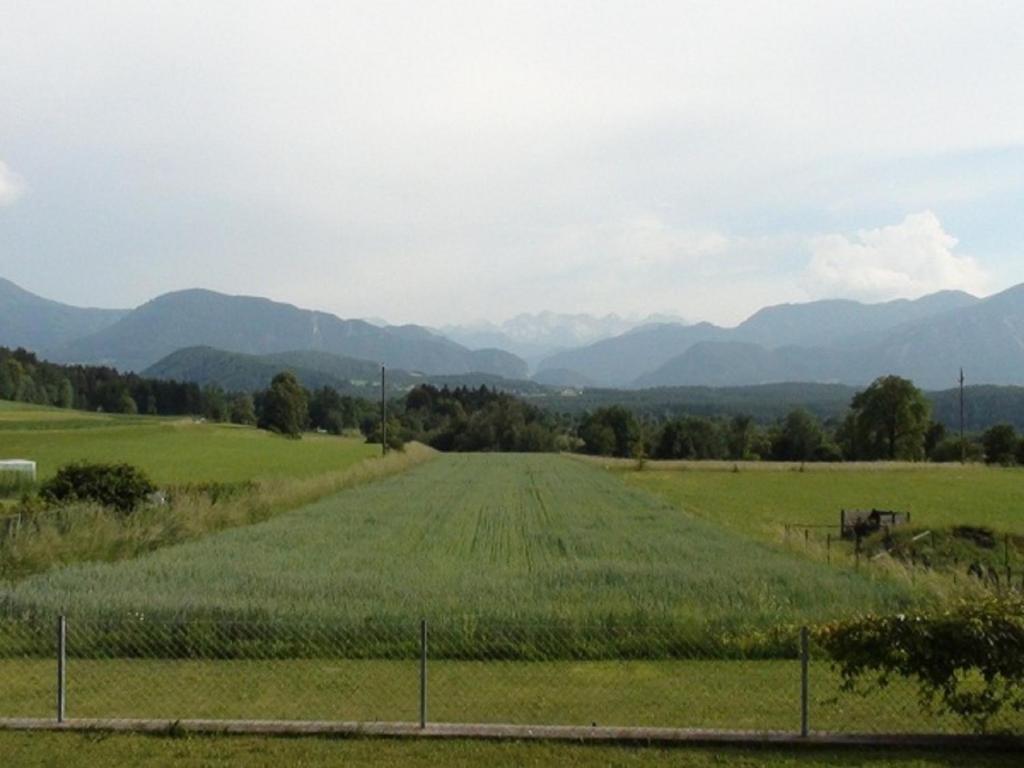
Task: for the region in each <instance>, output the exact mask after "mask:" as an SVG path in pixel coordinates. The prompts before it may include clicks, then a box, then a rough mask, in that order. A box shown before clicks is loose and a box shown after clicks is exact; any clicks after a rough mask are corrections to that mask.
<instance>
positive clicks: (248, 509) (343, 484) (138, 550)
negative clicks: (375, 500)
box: [0, 443, 434, 579]
mask: <svg viewBox="0 0 1024 768" xmlns="http://www.w3.org/2000/svg"><path fill="white" fill-rule="evenodd" d="M433 455H434V451H433V450H432V449H430V448H427V447H426V446H423V445H420V444H418V443H411V444H409V445H408V446H407V447H406V450H405V452H403V453H391V454H389V455H388V456H387V457H386V458H383V459H370V460H367V461H364V462H362V463H359V464H355V465H354V466H350V467H347V468H345V469H341V470H336V471H334V472H327V473H323V474H320V475H314V476H312V477H301V478H283V477H273V478H269V479H265V480H253V481H248V482H246V483H242V484H236V485H234V486H230V485H228V486H224V485H221V486H215V487H214V488H213V490H214V491H215V492H211V488H210V487H209V486H206V487H203V486H197V485H192V486H183V487H181V488H179V489H174V488H172V489H171V491H170V501H169V503H167V504H163V505H152V506H147V507H144V508H142V509H140V510H138V511H137V512H135V513H133V514H132V515H130V516H127V517H125V516H123V515H120V514H118V513H117V512H114V511H112V510H109V509H106V508H104V507H100V506H96V505H91V504H74V505H70V506H67V507H62V508H58V509H51V510H46V509H40V510H32V509H31V508H27V509H25V510H23V511H21V512H20V513H16V514H15V515H11V516H8V517H7V518H6V520H0V578H5V579H13V578H19V577H23V576H25V575H27V574H30V573H36V572H40V571H44V570H47V569H50V568H53V567H56V566H60V565H66V564H69V563H77V562H83V561H116V560H123V559H125V558H131V557H136V556H138V555H140V554H144V553H146V552H150V551H153V550H156V549H159V548H161V547H166V546H169V545H172V544H177V543H180V542H184V541H189V540H192V539H196V538H199V537H201V536H204V535H206V534H209V533H214V532H217V531H222V530H224V529H227V528H233V527H237V526H244V525H251V524H253V523H258V522H261V521H264V520H267V519H269V518H270V517H273V516H274V515H275V514H278V513H280V512H282V511H284V510H287V509H292V508H294V507H298V506H302V505H304V504H308V503H310V502H312V501H315V500H316V499H319V498H322V497H323V496H327V495H329V494H332V493H337V492H339V491H342V490H344V489H346V488H352V487H355V486H358V485H361V484H364V483H368V482H372V481H374V480H377V479H379V478H382V477H386V476H388V475H392V474H395V473H397V472H402V471H404V470H406V469H408V468H409V467H412V466H415V465H416V464H419V463H420V462H423V461H426V460H427V459H429V458H431V457H432V456H433ZM232 488H234V489H235V490H234V492H226V491H231V489H232Z"/></svg>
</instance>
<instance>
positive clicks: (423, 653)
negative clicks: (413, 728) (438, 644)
mask: <svg viewBox="0 0 1024 768" xmlns="http://www.w3.org/2000/svg"><path fill="white" fill-rule="evenodd" d="M426 727H427V620H426V619H423V620H422V621H420V728H426Z"/></svg>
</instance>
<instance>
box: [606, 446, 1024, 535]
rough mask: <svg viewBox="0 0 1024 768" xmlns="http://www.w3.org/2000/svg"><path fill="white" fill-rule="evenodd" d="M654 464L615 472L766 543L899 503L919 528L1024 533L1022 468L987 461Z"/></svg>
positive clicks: (615, 466)
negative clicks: (842, 515) (791, 529)
mask: <svg viewBox="0 0 1024 768" xmlns="http://www.w3.org/2000/svg"><path fill="white" fill-rule="evenodd" d="M659 464H660V463H659V462H649V463H648V464H647V468H646V469H645V470H644V471H642V472H637V471H633V470H631V469H628V468H627V467H628V465H626V464H613V465H611V466H612V471H613V473H614V474H617V475H619V476H620V477H621V478H622V479H623V480H625V482H626V483H628V484H629V485H630V486H631V487H634V488H638V489H642V490H645V491H649V492H651V493H654V494H657V495H658V496H661V497H662V498H664V499H665V500H667V501H668V502H670V503H671V504H672V505H673V506H674V507H676V508H677V509H685V510H686V511H687V512H689V513H691V514H693V515H696V516H698V517H701V518H703V519H706V520H710V521H713V522H714V523H715V524H716V525H721V526H723V527H726V528H729V529H731V530H734V531H737V532H740V533H744V534H750V535H753V536H756V537H758V538H761V539H766V540H769V541H779V539H780V538H781V536H782V533H783V530H784V526H785V525H786V524H790V525H827V526H832V529H831V532H832V533H833V534H836V533H838V528H839V510H840V509H842V508H846V509H872V508H878V509H894V510H900V511H906V512H910V513H911V522H912V523H913V525H914V526H915V527H918V528H922V529H926V528H928V527H929V526H936V527H943V526H952V525H965V524H966V525H982V526H989V527H991V528H994V529H996V530H999V531H1007V532H1013V533H1024V470H1020V469H1005V468H993V467H986V466H982V465H967V466H965V467H961V466H960V465H934V464H920V465H911V464H901V465H881V466H879V467H871V466H870V465H863V464H861V465H853V466H851V465H835V466H833V465H827V464H807V465H806V466H805V467H804V471H798V469H797V468H794V467H792V466H788V465H784V466H772V465H749V464H742V463H741V464H738V465H736V466H737V467H738V469H739V471H732V467H733V465H732V464H728V465H718V466H707V465H701V464H698V463H693V462H689V463H685V464H684V463H678V464H677V463H666V464H665V465H663V467H664V468H662V466H659Z"/></svg>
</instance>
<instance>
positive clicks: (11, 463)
mask: <svg viewBox="0 0 1024 768" xmlns="http://www.w3.org/2000/svg"><path fill="white" fill-rule="evenodd" d="M6 472H18V473H23V474H26V475H28V476H29V477H31V478H32V479H33V480H35V479H36V463H35V462H34V461H28V460H27V459H0V474H3V473H6Z"/></svg>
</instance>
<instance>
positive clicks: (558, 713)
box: [0, 658, 1024, 733]
mask: <svg viewBox="0 0 1024 768" xmlns="http://www.w3.org/2000/svg"><path fill="white" fill-rule="evenodd" d="M0 680H3V682H4V687H3V691H4V693H3V696H2V697H0V717H37V718H47V717H53V707H54V703H53V702H54V662H53V660H52V659H2V660H0ZM427 691H428V708H427V709H428V719H429V720H430V721H431V722H435V723H515V724H521V725H536V724H543V725H575V726H581V725H582V726H588V725H601V726H634V727H638V726H649V727H665V728H702V729H718V730H727V731H760V732H768V731H773V732H788V733H794V732H798V731H799V728H800V665H799V663H798V662H796V661H770V660H769V661H706V660H694V661H598V662H566V661H553V662H501V661H491V662H486V661H481V662H473V661H468V662H467V661H450V660H431V661H429V663H428V684H427ZM809 714H810V721H809V722H810V726H811V728H812V730H814V731H820V732H836V733H894V732H898V733H958V732H969V729H968V728H967V726H966V725H965V724H964V723H963V722H962V721H961V720H959V719H957V718H955V717H952V716H949V715H939V714H935V713H933V712H929V711H928V710H925V709H922V707H921V706H920V705H919V703H918V700H917V697H916V690H915V689H914V687H913V686H912V685H911V684H909V683H908V682H906V681H903V680H895V681H893V683H892V684H891V685H890V686H889V687H887V688H886V689H884V690H881V691H873V692H871V693H870V695H867V696H864V695H861V694H860V693H850V692H845V691H841V690H840V679H839V677H838V675H837V673H836V672H835V671H834V670H832V668H831V666H830V665H829V664H828V662H827V661H824V660H818V659H815V660H814V661H813V662H812V664H811V668H810V704H809ZM67 715H68V717H72V718H157V719H168V720H178V719H191V718H198V719H235V720H249V719H253V720H334V721H348V722H416V721H417V720H418V719H419V667H418V664H417V663H416V661H415V660H413V659H410V660H376V659H369V660H352V659H299V660H268V659H261V660H173V659H172V660H159V659H79V658H71V659H69V662H68V666H67ZM992 729H993V731H996V732H998V731H1000V730H1009V731H1013V732H1017V733H1021V732H1024V716H1022V715H1020V714H1018V713H1012V712H1005V713H1003V714H1001V715H1000V716H999V717H998V718H997V719H996V720H995V721H993V723H992Z"/></svg>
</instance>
